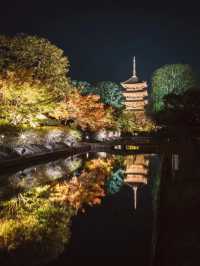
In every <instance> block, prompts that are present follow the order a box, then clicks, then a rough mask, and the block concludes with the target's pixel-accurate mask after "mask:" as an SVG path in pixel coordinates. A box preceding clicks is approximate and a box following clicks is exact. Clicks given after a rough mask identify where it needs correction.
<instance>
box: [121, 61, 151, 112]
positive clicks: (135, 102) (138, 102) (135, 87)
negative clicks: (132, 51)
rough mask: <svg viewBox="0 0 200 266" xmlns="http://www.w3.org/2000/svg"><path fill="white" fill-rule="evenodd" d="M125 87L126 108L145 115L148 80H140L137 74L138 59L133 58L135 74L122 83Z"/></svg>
mask: <svg viewBox="0 0 200 266" xmlns="http://www.w3.org/2000/svg"><path fill="white" fill-rule="evenodd" d="M121 85H122V87H123V88H124V89H123V91H122V93H123V95H124V97H125V102H124V104H125V106H126V110H130V111H131V110H132V111H134V113H135V114H136V115H139V116H141V115H144V113H145V106H146V105H147V104H148V92H147V82H146V81H140V80H139V78H138V77H137V75H136V60H135V56H134V58H133V75H132V77H131V78H129V79H128V80H126V81H124V82H122V83H121Z"/></svg>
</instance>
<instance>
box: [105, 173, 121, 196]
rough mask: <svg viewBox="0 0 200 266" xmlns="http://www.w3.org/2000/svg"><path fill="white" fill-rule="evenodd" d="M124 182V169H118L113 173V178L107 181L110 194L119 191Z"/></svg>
mask: <svg viewBox="0 0 200 266" xmlns="http://www.w3.org/2000/svg"><path fill="white" fill-rule="evenodd" d="M123 184H124V170H123V169H117V170H116V171H115V172H113V173H112V175H111V178H109V179H108V181H107V184H106V186H107V191H108V193H109V194H115V193H116V192H119V191H120V189H121V187H122V186H123Z"/></svg>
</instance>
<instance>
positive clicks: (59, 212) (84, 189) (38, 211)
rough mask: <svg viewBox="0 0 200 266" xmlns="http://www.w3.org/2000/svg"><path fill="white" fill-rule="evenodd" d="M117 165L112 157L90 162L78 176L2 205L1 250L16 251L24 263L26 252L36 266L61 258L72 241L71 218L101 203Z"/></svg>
mask: <svg viewBox="0 0 200 266" xmlns="http://www.w3.org/2000/svg"><path fill="white" fill-rule="evenodd" d="M114 164H115V160H114V158H113V157H111V158H110V159H94V160H90V161H88V162H87V163H86V165H85V170H84V171H82V172H81V174H80V175H79V176H74V177H73V178H71V179H70V180H68V181H62V182H59V183H58V182H57V183H56V182H55V183H54V182H53V183H52V184H51V185H44V186H43V187H42V186H38V187H35V188H32V189H30V190H29V191H28V192H23V193H21V194H19V195H18V196H17V197H16V198H13V199H11V200H8V201H4V202H1V206H0V207H1V213H0V249H1V251H6V252H9V254H10V253H11V254H12V252H15V251H17V252H18V254H21V257H20V258H21V259H23V260H25V258H24V256H23V255H22V254H23V252H25V253H26V259H28V260H31V261H32V262H33V264H34V262H37V263H38V262H41V261H43V262H44V261H48V260H50V259H52V258H54V257H56V256H58V255H59V254H60V253H61V252H62V251H63V248H64V245H66V244H67V243H68V241H69V238H70V227H69V225H70V221H71V217H72V216H73V215H75V214H76V213H77V211H78V210H82V211H84V207H85V205H96V204H100V203H101V199H102V197H104V196H105V182H106V180H108V179H109V177H110V175H111V172H112V169H113V166H114ZM14 254H15V255H16V253H14ZM34 255H35V256H34ZM23 265H24V264H23Z"/></svg>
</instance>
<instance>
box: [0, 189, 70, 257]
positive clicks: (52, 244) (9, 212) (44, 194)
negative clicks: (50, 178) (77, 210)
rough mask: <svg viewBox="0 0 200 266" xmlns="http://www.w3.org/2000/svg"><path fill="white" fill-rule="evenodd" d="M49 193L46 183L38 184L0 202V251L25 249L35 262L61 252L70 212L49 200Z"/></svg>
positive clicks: (66, 239) (65, 207) (66, 207)
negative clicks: (43, 184) (35, 255)
mask: <svg viewBox="0 0 200 266" xmlns="http://www.w3.org/2000/svg"><path fill="white" fill-rule="evenodd" d="M49 196H50V195H49V186H44V187H37V188H34V189H32V190H31V191H29V192H25V193H23V194H19V196H18V197H17V198H14V199H11V200H10V201H7V202H4V203H3V204H2V206H1V208H2V212H1V215H0V248H1V250H5V251H8V252H11V253H12V252H13V251H15V250H16V249H17V250H18V252H19V254H20V251H21V252H22V254H23V252H24V251H26V256H27V257H28V258H29V259H31V261H35V260H36V261H37V262H38V260H39V261H40V260H47V261H48V260H49V259H52V258H54V257H56V256H58V255H59V254H60V253H61V252H62V251H63V249H64V244H66V243H67V242H68V240H69V237H70V230H69V223H70V219H71V216H72V215H73V211H72V209H70V208H69V206H62V205H61V204H59V203H58V202H57V203H55V202H52V201H50V200H49ZM30 250H31V252H30ZM22 254H21V255H22ZM34 254H37V257H34Z"/></svg>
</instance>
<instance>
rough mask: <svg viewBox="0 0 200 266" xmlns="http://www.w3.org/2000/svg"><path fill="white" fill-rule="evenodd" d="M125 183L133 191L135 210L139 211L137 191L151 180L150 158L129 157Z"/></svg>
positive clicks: (126, 163) (126, 162) (125, 162)
mask: <svg viewBox="0 0 200 266" xmlns="http://www.w3.org/2000/svg"><path fill="white" fill-rule="evenodd" d="M124 165H125V177H124V182H125V183H126V184H127V185H128V186H130V187H131V188H132V189H133V193H134V209H135V210H136V209H137V191H138V187H140V186H141V185H147V183H148V178H149V156H148V155H142V154H140V155H128V156H126V158H125V160H124Z"/></svg>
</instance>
